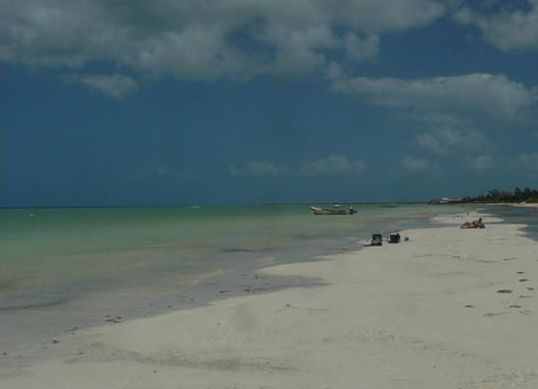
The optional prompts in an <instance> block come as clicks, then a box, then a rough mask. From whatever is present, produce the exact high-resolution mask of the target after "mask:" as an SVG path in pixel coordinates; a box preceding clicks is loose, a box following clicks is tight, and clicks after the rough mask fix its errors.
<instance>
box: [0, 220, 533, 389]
mask: <svg viewBox="0 0 538 389" xmlns="http://www.w3.org/2000/svg"><path fill="white" fill-rule="evenodd" d="M473 217H476V215H465V216H462V215H453V216H446V217H439V218H436V222H438V223H439V224H440V226H441V227H438V228H425V229H414V230H407V231H403V232H402V236H409V237H410V241H408V242H402V243H400V244H395V245H389V244H386V243H385V244H384V245H383V246H382V247H368V248H364V249H363V250H359V251H356V252H347V253H343V254H339V255H333V256H330V257H327V258H325V259H326V260H322V261H315V262H308V263H295V264H287V265H280V266H275V267H270V268H267V269H264V270H263V271H258V273H257V274H256V276H257V277H258V278H257V279H256V280H263V279H265V278H271V277H277V278H278V279H281V280H288V281H286V282H284V288H278V289H276V290H273V291H272V292H270V293H267V290H260V291H256V292H260V293H256V292H254V293H249V291H244V292H245V295H242V296H234V297H230V298H223V299H221V300H219V301H214V302H212V303H209V304H207V305H204V306H201V307H196V308H193V309H187V310H181V311H175V312H172V313H168V314H161V315H158V316H155V317H150V318H141V319H136V320H127V321H123V320H117V321H116V322H115V321H111V322H110V324H108V325H105V326H101V327H95V328H91V329H87V330H76V329H73V330H72V331H69V332H66V334H65V336H61V337H58V338H55V339H53V340H51V341H50V342H47V343H46V344H43V345H41V346H40V347H39V350H35V351H34V352H35V355H41V356H43V355H45V356H46V357H45V358H43V357H40V358H36V359H34V360H28V359H24V358H22V355H21V356H20V357H19V356H17V355H3V356H1V358H2V359H1V360H2V366H3V369H2V373H1V374H2V377H1V381H2V388H4V389H10V388H17V389H21V388H23V389H24V388H37V387H40V388H81V389H85V388H101V387H103V388H104V387H106V388H134V389H136V388H140V389H141V388H290V389H291V388H294V389H296V388H320V389H321V388H362V387H364V388H387V389H388V388H416V389H421V388H424V389H426V388H428V389H430V388H506V387H510V388H529V389H530V388H535V387H538V368H537V367H536V361H537V360H538V332H537V331H536V327H537V324H538V300H537V299H538V296H537V291H538V256H537V253H538V243H536V242H535V241H532V240H530V239H528V238H526V237H525V236H524V235H523V233H522V232H521V230H520V228H521V227H522V226H518V225H510V224H502V223H495V219H493V218H492V217H489V216H487V215H485V216H483V217H484V221H485V223H486V226H487V227H486V228H485V229H476V230H468V229H467V230H462V229H459V228H458V225H459V224H461V223H462V222H463V221H464V220H470V219H472V218H473ZM293 280H299V281H300V282H297V283H296V284H294V283H293V282H292V281H293ZM304 280H309V282H303V281H304ZM311 281H314V282H311ZM227 293H228V292H223V293H222V294H227ZM111 319H114V318H111Z"/></svg>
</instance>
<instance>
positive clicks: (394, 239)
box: [389, 232, 400, 243]
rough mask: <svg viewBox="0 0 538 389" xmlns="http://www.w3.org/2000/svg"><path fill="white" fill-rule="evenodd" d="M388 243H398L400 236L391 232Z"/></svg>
mask: <svg viewBox="0 0 538 389" xmlns="http://www.w3.org/2000/svg"><path fill="white" fill-rule="evenodd" d="M389 243H400V234H399V233H397V232H393V233H392V234H390V235H389Z"/></svg>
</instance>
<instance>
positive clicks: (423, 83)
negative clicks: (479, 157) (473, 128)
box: [332, 73, 538, 123]
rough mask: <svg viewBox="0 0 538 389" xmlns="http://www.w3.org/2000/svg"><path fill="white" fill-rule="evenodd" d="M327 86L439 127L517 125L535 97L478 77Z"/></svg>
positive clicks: (497, 79)
mask: <svg viewBox="0 0 538 389" xmlns="http://www.w3.org/2000/svg"><path fill="white" fill-rule="evenodd" d="M332 87H333V89H334V90H336V91H340V92H342V93H348V94H351V95H353V96H356V97H358V98H360V99H364V100H366V101H368V102H370V103H371V104H375V105H379V106H383V107H386V108H391V109H393V110H400V111H402V112H405V113H406V114H409V115H411V116H412V117H413V118H415V119H419V120H422V121H430V122H435V121H437V122H440V123H442V122H446V121H447V119H448V120H450V121H452V122H458V118H465V119H466V120H475V121H480V122H481V121H483V120H484V119H487V118H489V119H491V120H506V121H517V120H521V119H522V117H523V116H525V115H526V114H527V113H528V112H529V111H530V109H531V107H532V106H533V105H534V104H536V101H537V98H538V96H537V91H536V90H535V89H531V88H526V87H525V86H524V85H523V84H520V83H517V82H514V81H511V80H509V79H508V78H507V77H505V76H504V75H492V74H483V73H474V74H467V75H463V76H453V77H435V78H423V79H411V80H404V79H395V78H366V77H358V78H354V79H348V80H336V81H334V82H333V84H332Z"/></svg>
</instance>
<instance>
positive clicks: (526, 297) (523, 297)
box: [519, 294, 533, 299]
mask: <svg viewBox="0 0 538 389" xmlns="http://www.w3.org/2000/svg"><path fill="white" fill-rule="evenodd" d="M532 297H533V296H529V295H528V294H520V295H519V298H520V299H530V298H532Z"/></svg>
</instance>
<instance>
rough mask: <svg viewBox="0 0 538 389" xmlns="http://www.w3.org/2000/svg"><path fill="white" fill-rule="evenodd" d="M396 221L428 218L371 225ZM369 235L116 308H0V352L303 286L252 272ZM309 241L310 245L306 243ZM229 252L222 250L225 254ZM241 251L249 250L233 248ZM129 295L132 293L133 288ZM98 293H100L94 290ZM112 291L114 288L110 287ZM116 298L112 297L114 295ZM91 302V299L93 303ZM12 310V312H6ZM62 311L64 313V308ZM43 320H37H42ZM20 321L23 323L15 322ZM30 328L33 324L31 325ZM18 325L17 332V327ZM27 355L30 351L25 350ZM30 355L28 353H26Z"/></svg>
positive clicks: (351, 245) (222, 272) (263, 257)
mask: <svg viewBox="0 0 538 389" xmlns="http://www.w3.org/2000/svg"><path fill="white" fill-rule="evenodd" d="M402 225H412V226H415V227H417V228H426V227H428V226H430V225H431V222H430V218H429V217H427V216H424V215H414V216H412V217H410V218H409V217H405V218H402V219H395V220H390V219H386V220H382V221H377V222H376V224H374V225H373V226H372V228H373V229H374V230H375V231H381V232H383V233H386V232H388V231H389V230H391V229H392V228H394V227H399V226H402ZM367 237H369V235H368V234H367V233H366V231H359V232H358V234H357V236H356V237H355V238H352V237H351V236H343V237H340V238H335V237H334V236H332V237H329V238H323V239H325V242H319V241H316V242H313V241H311V240H304V241H302V242H300V243H301V244H302V245H304V246H305V247H301V248H300V249H299V250H294V251H289V250H287V249H279V250H277V251H276V253H273V252H266V253H262V252H260V253H257V255H254V254H252V256H251V258H250V260H248V258H246V257H245V258H246V259H247V260H245V262H244V263H242V264H238V265H236V266H233V267H230V268H226V269H217V271H213V272H211V273H204V274H200V275H199V278H198V280H197V281H196V283H195V284H194V285H193V286H189V287H181V288H179V289H177V291H174V292H172V293H166V294H160V295H154V296H149V295H148V296H146V295H143V294H142V295H141V298H142V300H141V301H140V303H139V304H136V305H129V306H128V305H119V306H118V307H117V308H110V307H109V308H107V309H104V310H101V311H100V312H92V314H93V313H96V314H93V315H88V314H83V315H78V314H76V310H77V309H83V311H84V308H81V307H90V308H91V307H92V306H95V305H96V304H98V303H99V301H98V300H95V299H92V298H93V297H92V294H89V295H88V296H85V295H81V296H77V297H74V298H71V299H68V300H66V302H63V303H61V304H52V305H50V306H45V305H44V306H35V307H32V308H29V310H28V311H27V312H25V311H24V309H22V308H21V310H20V311H19V310H18V309H13V310H11V311H10V310H9V309H7V310H4V311H3V312H2V314H3V315H4V317H3V324H2V327H3V331H2V332H3V333H4V334H6V335H5V336H4V337H3V339H2V340H1V341H0V344H1V348H0V352H7V353H8V354H10V355H21V354H26V353H27V350H29V349H32V348H35V347H36V346H37V347H39V345H44V344H47V343H48V342H51V341H53V339H54V338H56V337H59V336H62V334H64V333H72V332H78V331H80V330H84V329H88V328H92V327H99V326H102V325H113V324H117V323H119V322H124V321H130V320H136V319H139V318H145V317H153V316H156V315H161V314H166V313H168V312H171V311H175V310H189V309H194V308H198V307H204V306H208V305H210V304H212V303H214V302H216V301H220V300H223V299H228V298H232V297H236V296H245V295H252V294H260V293H271V292H274V291H277V290H281V289H285V288H290V287H308V286H311V285H315V284H317V283H318V282H319V281H318V280H317V279H306V278H301V277H276V276H274V277H270V276H263V277H260V276H259V275H258V274H257V273H258V272H259V271H262V270H263V269H265V268H267V267H272V266H276V265H280V264H286V263H308V262H316V261H320V260H324V258H325V257H327V256H334V255H338V254H340V253H346V252H354V251H356V250H360V249H362V247H361V246H362V245H361V241H362V239H363V238H367ZM311 243H316V244H314V245H311ZM231 254H233V253H231V252H230V253H226V255H231ZM238 254H241V255H247V254H249V253H243V252H238ZM134 292H135V294H136V292H137V291H134ZM100 293H101V294H103V295H104V292H100ZM112 293H113V294H114V291H112ZM116 298H117V297H116ZM94 300H95V301H94ZM40 310H43V312H45V310H47V311H49V312H48V313H47V314H46V316H42V320H40V323H39V324H38V325H39V327H38V326H37V325H33V327H32V322H33V323H36V324H37V321H36V320H35V316H34V315H33V312H35V311H40ZM13 311H15V315H16V316H11V317H10V316H8V315H10V314H12V312H13ZM64 311H66V312H68V313H67V314H66V313H65V312H64ZM43 322H44V323H45V324H42V323H43ZM20 323H29V324H25V325H24V326H20ZM34 327H35V328H34ZM19 328H22V329H23V330H22V331H20V330H19ZM72 329H75V331H72ZM29 354H30V355H32V353H31V352H30V353H29ZM31 359H35V358H33V356H31Z"/></svg>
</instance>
